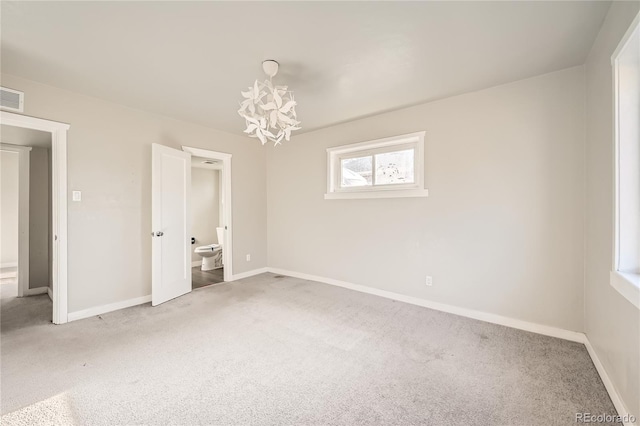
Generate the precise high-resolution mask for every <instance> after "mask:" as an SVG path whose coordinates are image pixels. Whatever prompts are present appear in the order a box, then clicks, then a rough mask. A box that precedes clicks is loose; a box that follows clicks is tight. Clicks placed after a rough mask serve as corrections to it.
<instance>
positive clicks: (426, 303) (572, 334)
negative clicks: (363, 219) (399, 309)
mask: <svg viewBox="0 0 640 426" xmlns="http://www.w3.org/2000/svg"><path fill="white" fill-rule="evenodd" d="M267 269H268V270H269V272H272V273H274V274H281V275H288V276H290V277H295V278H301V279H303V280H311V281H318V282H321V283H325V284H331V285H335V286H338V287H344V288H348V289H350V290H355V291H359V292H362V293H368V294H374V295H376V296H381V297H386V298H387V299H392V300H397V301H400V302H405V303H410V304H412V305H417V306H422V307H425V308H429V309H434V310H436V311H442V312H448V313H450V314H455V315H460V316H463V317H467V318H472V319H476V320H480V321H485V322H490V323H493V324H499V325H504V326H506V327H511V328H517V329H519V330H524V331H530V332H532V333H538V334H543V335H545V336H551V337H558V338H560V339H565V340H570V341H572V342H579V343H584V342H585V339H586V337H585V335H584V333H580V332H577V331H570V330H565V329H562V328H557V327H551V326H548V325H542V324H536V323H533V322H528V321H523V320H519V319H515V318H509V317H503V316H501V315H496V314H490V313H487V312H482V311H476V310H473V309H467V308H461V307H458V306H453V305H446V304H444V303H438V302H433V301H431V300H427V299H420V298H418V297H413V296H406V295H404V294H399V293H393V292H391V291H387V290H380V289H377V288H373V287H368V286H364V285H360V284H353V283H349V282H346V281H340V280H334V279H333V278H325V277H319V276H317V275H310V274H304V273H301V272H295V271H288V270H286V269H280V268H267Z"/></svg>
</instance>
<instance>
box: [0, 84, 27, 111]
mask: <svg viewBox="0 0 640 426" xmlns="http://www.w3.org/2000/svg"><path fill="white" fill-rule="evenodd" d="M0 107H2V108H3V109H8V110H10V111H16V112H22V111H23V109H24V92H18V91H17V90H13V89H8V88H6V87H0Z"/></svg>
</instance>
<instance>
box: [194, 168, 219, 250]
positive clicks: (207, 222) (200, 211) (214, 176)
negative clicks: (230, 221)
mask: <svg viewBox="0 0 640 426" xmlns="http://www.w3.org/2000/svg"><path fill="white" fill-rule="evenodd" d="M219 175H220V172H219V171H217V170H210V169H200V168H197V167H193V168H191V236H193V237H195V239H196V243H195V244H193V245H192V246H191V260H202V257H200V256H199V255H197V254H195V253H194V251H195V249H196V247H199V246H204V245H209V244H214V243H215V244H217V243H218V234H217V233H216V228H217V227H218V224H219V223H220V218H219V214H220V193H219V191H220V182H219V181H220V179H219Z"/></svg>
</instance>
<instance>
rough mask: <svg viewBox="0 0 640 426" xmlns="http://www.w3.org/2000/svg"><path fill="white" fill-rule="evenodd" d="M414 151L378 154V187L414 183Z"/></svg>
mask: <svg viewBox="0 0 640 426" xmlns="http://www.w3.org/2000/svg"><path fill="white" fill-rule="evenodd" d="M414 154H415V150H414V149H406V150H404V151H394V152H385V153H383V154H376V185H390V184H394V183H414V181H415V178H414V172H413V157H414Z"/></svg>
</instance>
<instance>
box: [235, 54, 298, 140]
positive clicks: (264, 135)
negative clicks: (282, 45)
mask: <svg viewBox="0 0 640 426" xmlns="http://www.w3.org/2000/svg"><path fill="white" fill-rule="evenodd" d="M262 69H263V70H264V72H265V73H266V74H267V75H268V76H269V79H268V80H265V81H264V82H260V81H258V80H256V81H255V83H254V84H253V87H249V91H247V92H241V93H242V96H243V97H244V98H245V99H244V100H243V101H242V102H240V109H239V110H238V114H240V116H241V117H243V118H244V119H245V121H246V125H247V128H246V129H245V130H244V132H245V133H247V134H248V135H249V136H250V137H252V138H258V139H260V142H262V145H264V144H265V143H267V140H270V141H272V142H275V145H276V146H277V145H278V144H280V142H282V139H286V140H287V141H288V140H289V139H290V138H291V132H292V131H294V130H299V129H300V128H301V127H300V121H298V119H297V116H296V101H295V100H294V99H293V92H291V91H289V90H288V89H287V86H274V85H273V83H272V82H271V80H272V78H273V76H274V75H276V74H277V73H278V63H277V62H276V61H272V60H267V61H264V62H263V63H262Z"/></svg>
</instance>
